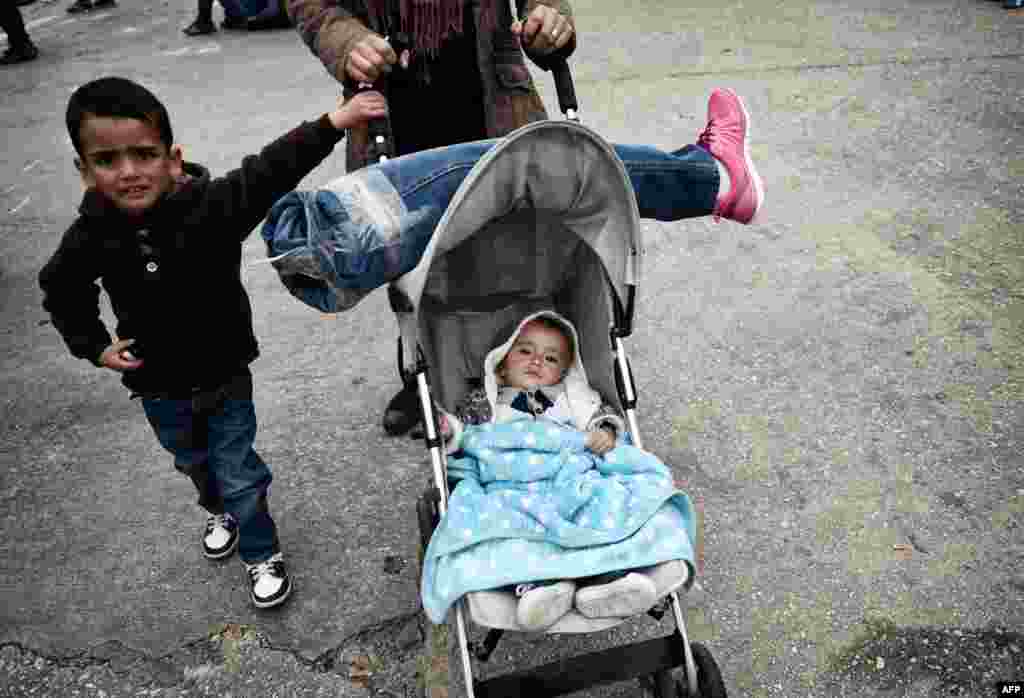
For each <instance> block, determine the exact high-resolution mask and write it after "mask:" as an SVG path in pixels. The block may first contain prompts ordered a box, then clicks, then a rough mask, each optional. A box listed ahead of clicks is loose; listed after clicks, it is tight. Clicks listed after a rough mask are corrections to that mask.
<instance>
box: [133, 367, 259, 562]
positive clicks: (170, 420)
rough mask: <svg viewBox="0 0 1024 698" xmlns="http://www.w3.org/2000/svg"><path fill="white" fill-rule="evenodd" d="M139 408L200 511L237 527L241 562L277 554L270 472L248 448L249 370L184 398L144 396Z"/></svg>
mask: <svg viewBox="0 0 1024 698" xmlns="http://www.w3.org/2000/svg"><path fill="white" fill-rule="evenodd" d="M142 407H143V410H144V411H145V413H146V418H147V419H148V420H149V423H150V424H151V425H152V427H153V430H154V431H155V432H156V436H157V439H159V441H160V445H162V446H163V447H164V448H165V449H167V450H168V451H169V452H170V453H171V454H172V455H173V456H174V466H175V468H177V469H178V470H179V471H181V472H182V473H184V474H186V475H188V476H189V477H190V478H191V479H192V482H193V484H195V486H196V489H197V490H198V492H199V504H200V506H202V507H203V508H205V509H206V510H207V511H209V512H210V513H212V514H220V513H224V512H227V513H229V514H231V515H232V516H234V517H235V519H236V520H237V521H238V553H239V556H240V557H241V558H242V560H243V561H244V562H246V563H250V564H252V563H256V562H262V561H264V560H266V559H267V558H269V557H270V556H271V555H273V554H275V553H276V552H278V550H279V546H278V541H277V528H276V526H275V524H274V520H273V518H271V516H270V511H269V508H268V506H267V490H268V488H269V487H270V482H271V480H272V477H271V474H270V468H268V467H267V464H266V463H264V462H263V459H262V458H260V456H259V454H258V453H256V451H255V450H253V447H252V444H253V440H254V439H255V437H256V411H255V408H254V406H253V402H252V375H251V374H250V373H249V371H248V369H245V370H244V371H243V372H241V373H240V374H239V375H236V376H234V377H232V378H231V379H230V380H228V381H227V382H225V383H224V384H222V385H220V386H217V387H216V388H213V389H203V390H195V391H193V392H192V395H191V396H188V397H183V396H166V395H161V396H154V395H144V396H142Z"/></svg>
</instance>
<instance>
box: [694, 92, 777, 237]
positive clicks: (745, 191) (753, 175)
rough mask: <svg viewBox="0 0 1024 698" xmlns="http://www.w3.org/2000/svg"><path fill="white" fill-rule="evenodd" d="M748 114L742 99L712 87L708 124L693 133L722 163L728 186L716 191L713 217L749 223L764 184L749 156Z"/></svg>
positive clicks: (762, 195) (762, 199)
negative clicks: (723, 193)
mask: <svg viewBox="0 0 1024 698" xmlns="http://www.w3.org/2000/svg"><path fill="white" fill-rule="evenodd" d="M749 135H750V117H749V115H748V114H747V110H746V108H745V107H744V106H743V100H742V99H740V98H739V96H738V95H737V94H736V93H735V92H733V91H732V90H730V89H728V88H720V89H716V90H715V91H714V92H712V93H711V97H710V98H709V99H708V124H707V126H705V127H704V130H703V131H702V132H701V134H700V135H699V136H698V137H697V145H699V146H701V147H702V148H704V149H705V150H707V151H708V152H709V153H711V154H712V155H713V156H714V157H715V159H717V160H718V161H719V162H721V163H722V166H723V167H725V169H726V171H727V172H728V173H729V179H730V180H732V189H731V190H730V191H729V193H728V194H725V195H724V196H723V195H721V194H719V196H718V202H717V204H716V205H715V212H714V214H715V217H716V218H728V219H729V220H733V221H736V222H737V223H750V222H752V221H753V220H754V217H755V216H756V215H757V211H758V209H759V208H761V204H762V203H764V184H762V182H761V177H760V175H758V174H757V170H755V169H754V163H753V162H751V160H750V142H749V140H748V138H747V137H748V136H749Z"/></svg>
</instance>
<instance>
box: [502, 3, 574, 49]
mask: <svg viewBox="0 0 1024 698" xmlns="http://www.w3.org/2000/svg"><path fill="white" fill-rule="evenodd" d="M572 32H573V29H572V23H570V22H569V19H568V18H567V17H564V16H563V15H561V14H559V13H558V11H557V10H553V9H551V8H550V7H547V6H546V5H538V6H537V7H535V8H534V9H533V12H531V13H530V16H529V17H527V18H526V21H525V22H519V21H516V22H513V23H512V33H513V34H515V35H516V36H518V37H519V39H520V41H522V43H523V47H525V48H526V50H527V51H530V52H532V53H537V54H540V55H544V54H548V53H551V52H552V51H557V50H558V49H560V48H562V47H563V46H565V45H566V44H567V43H569V39H571V38H572Z"/></svg>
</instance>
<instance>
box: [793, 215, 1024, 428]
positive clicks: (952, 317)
mask: <svg viewBox="0 0 1024 698" xmlns="http://www.w3.org/2000/svg"><path fill="white" fill-rule="evenodd" d="M914 224H915V225H925V226H929V225H932V224H931V222H930V221H927V218H926V216H925V214H922V213H920V212H918V213H917V214H916V218H914ZM893 226H895V214H894V213H893V212H892V211H885V210H880V211H872V212H870V213H868V214H865V215H864V216H863V217H862V218H861V219H860V220H858V221H856V222H853V223H838V224H832V225H820V226H819V225H805V226H803V227H802V228H801V234H802V235H804V236H805V237H807V238H809V239H811V240H813V241H814V242H815V245H816V265H817V268H818V269H819V270H827V269H836V268H842V267H843V266H846V267H848V268H850V269H852V270H854V271H856V272H858V273H864V274H867V273H876V274H877V273H881V274H891V275H895V276H899V277H901V278H903V279H905V280H906V282H907V285H908V286H909V288H910V290H911V293H912V294H913V297H914V300H915V301H916V302H917V303H919V304H920V305H921V306H922V307H923V308H924V309H925V310H926V312H927V315H928V336H927V337H921V338H919V339H917V340H915V346H914V348H913V351H914V362H915V365H916V366H917V367H918V368H925V367H926V366H927V364H928V359H929V358H930V357H929V347H930V346H931V340H936V341H937V342H938V343H939V345H940V346H941V347H942V348H943V349H944V351H945V352H946V353H948V354H954V355H962V356H965V357H968V358H970V359H973V360H975V361H976V362H977V364H978V366H979V367H981V368H994V369H998V370H999V371H1001V372H1002V373H1003V376H1004V378H1003V380H1001V381H999V384H998V386H997V387H996V389H995V390H994V391H993V393H992V395H991V396H988V397H986V396H984V395H978V394H977V393H976V391H975V389H974V388H973V387H971V386H952V387H951V388H950V389H949V390H948V391H947V392H948V393H949V394H951V395H952V396H953V398H954V399H955V400H956V401H957V402H958V403H959V404H960V406H961V408H962V410H963V411H964V413H965V414H966V415H968V416H970V417H971V418H973V419H974V421H975V424H976V426H977V428H978V429H979V430H981V431H989V430H990V429H991V419H992V409H991V407H992V406H991V402H990V400H992V399H995V400H1000V401H1004V402H1012V401H1019V400H1021V399H1022V398H1024V229H1022V228H1021V226H1014V225H1013V224H1012V223H1011V221H1010V220H1009V214H1008V213H1007V212H1006V211H1001V210H998V209H991V208H985V207H980V208H979V209H977V210H976V212H975V214H974V218H973V219H972V220H971V221H970V222H969V223H968V224H967V225H965V226H963V228H962V232H961V235H960V238H959V239H958V240H956V241H952V242H949V243H946V254H945V255H943V257H942V259H941V261H936V260H920V259H918V258H912V257H907V256H904V255H902V254H900V253H899V252H897V251H895V250H893V249H891V248H890V247H889V246H888V244H886V243H885V242H884V241H883V238H884V236H885V234H886V233H890V234H891V233H892V232H893ZM968 278H969V280H970V282H971V284H972V286H971V287H965V286H964V280H965V279H968ZM1000 295H1001V296H1003V297H1005V298H1006V299H1007V300H1006V301H1004V302H999V301H998V300H996V299H998V298H999V297H1000ZM979 323H980V324H982V325H991V327H992V342H991V345H992V350H991V352H984V351H980V350H979V346H978V338H977V337H976V336H974V335H972V334H970V333H968V332H965V331H964V327H965V325H970V324H974V325H978V324H979Z"/></svg>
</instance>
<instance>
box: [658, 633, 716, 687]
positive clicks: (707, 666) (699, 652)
mask: <svg viewBox="0 0 1024 698" xmlns="http://www.w3.org/2000/svg"><path fill="white" fill-rule="evenodd" d="M690 651H691V652H693V661H694V664H696V665H697V695H695V696H693V695H690V688H689V682H687V680H686V677H685V676H680V677H677V676H676V672H675V671H673V670H672V669H663V670H661V671H659V672H656V673H655V674H652V675H651V676H650V677H649V678H650V682H651V683H652V684H653V686H652V692H653V694H654V698H726V693H725V683H724V682H723V681H722V672H721V671H720V670H719V669H718V664H717V663H716V662H715V658H714V657H712V656H711V652H710V651H709V650H708V648H707V647H705V646H704V645H702V644H700V643H699V642H691V643H690Z"/></svg>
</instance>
